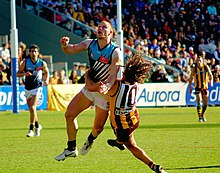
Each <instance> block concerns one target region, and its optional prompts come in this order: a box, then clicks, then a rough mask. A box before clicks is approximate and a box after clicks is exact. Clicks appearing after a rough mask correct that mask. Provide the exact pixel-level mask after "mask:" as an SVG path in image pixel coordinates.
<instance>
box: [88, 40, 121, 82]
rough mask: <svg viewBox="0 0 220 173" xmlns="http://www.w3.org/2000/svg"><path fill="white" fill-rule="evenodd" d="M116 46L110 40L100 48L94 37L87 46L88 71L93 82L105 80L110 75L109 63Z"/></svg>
mask: <svg viewBox="0 0 220 173" xmlns="http://www.w3.org/2000/svg"><path fill="white" fill-rule="evenodd" d="M117 47H118V46H117V45H116V44H115V43H113V42H110V43H109V44H108V45H106V46H105V47H104V48H102V49H100V48H99V45H98V40H97V39H94V40H93V41H92V42H91V43H90V45H89V48H88V55H89V63H90V71H89V76H90V78H91V80H93V81H94V82H99V81H103V82H104V81H105V80H106V79H107V78H108V76H109V75H110V73H109V72H110V65H111V62H112V54H113V52H114V50H115V49H116V48H117Z"/></svg>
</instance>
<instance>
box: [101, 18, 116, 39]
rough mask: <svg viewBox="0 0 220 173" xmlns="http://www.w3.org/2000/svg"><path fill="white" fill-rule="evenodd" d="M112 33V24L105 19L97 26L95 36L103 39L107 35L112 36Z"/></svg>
mask: <svg viewBox="0 0 220 173" xmlns="http://www.w3.org/2000/svg"><path fill="white" fill-rule="evenodd" d="M113 33H114V29H113V27H112V25H111V24H110V23H109V22H107V21H102V22H101V23H100V24H99V25H98V28H97V37H98V39H104V38H108V37H110V38H111V37H112V35H113Z"/></svg>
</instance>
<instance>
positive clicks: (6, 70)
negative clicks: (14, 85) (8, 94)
mask: <svg viewBox="0 0 220 173" xmlns="http://www.w3.org/2000/svg"><path fill="white" fill-rule="evenodd" d="M0 65H1V72H2V73H3V76H4V78H3V81H4V84H7V85H11V80H12V79H11V66H8V65H6V64H5V63H4V62H3V61H2V59H1V58H0ZM5 77H6V79H5Z"/></svg>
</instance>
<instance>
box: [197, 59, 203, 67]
mask: <svg viewBox="0 0 220 173" xmlns="http://www.w3.org/2000/svg"><path fill="white" fill-rule="evenodd" d="M203 63H204V59H203V57H202V56H198V57H197V58H196V64H197V66H199V67H200V66H202V64H203Z"/></svg>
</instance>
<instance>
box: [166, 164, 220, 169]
mask: <svg viewBox="0 0 220 173" xmlns="http://www.w3.org/2000/svg"><path fill="white" fill-rule="evenodd" d="M210 168H211V169H215V168H220V166H219V165H217V166H194V167H188V168H172V169H169V168H167V169H166V170H188V169H189V170H193V169H195V170H196V169H210Z"/></svg>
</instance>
